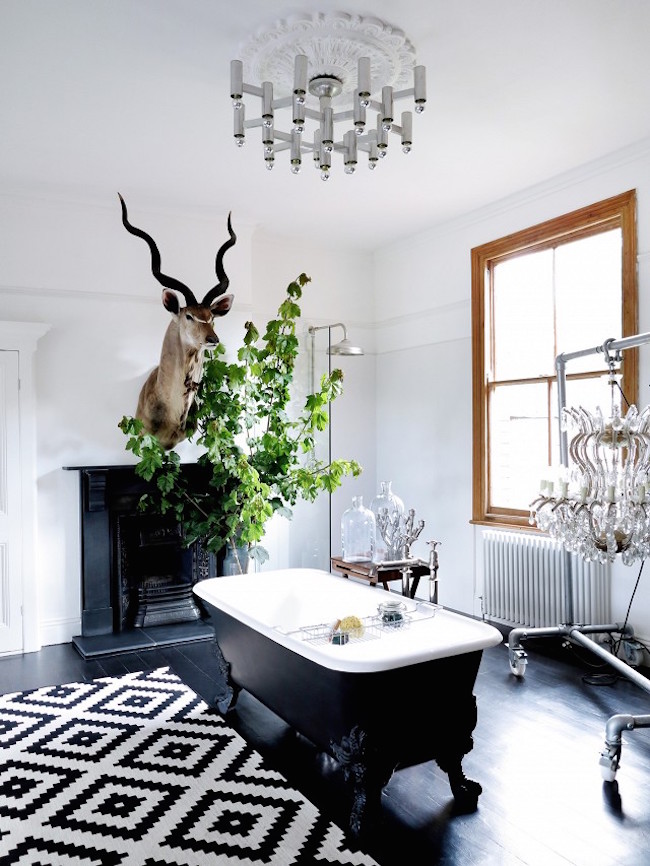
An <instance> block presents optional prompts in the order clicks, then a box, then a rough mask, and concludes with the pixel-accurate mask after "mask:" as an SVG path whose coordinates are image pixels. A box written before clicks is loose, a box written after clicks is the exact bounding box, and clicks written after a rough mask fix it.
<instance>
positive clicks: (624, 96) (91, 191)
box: [0, 0, 650, 249]
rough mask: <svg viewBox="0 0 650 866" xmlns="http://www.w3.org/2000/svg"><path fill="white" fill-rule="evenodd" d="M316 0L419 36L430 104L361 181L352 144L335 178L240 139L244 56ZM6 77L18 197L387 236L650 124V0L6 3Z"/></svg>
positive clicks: (9, 175)
mask: <svg viewBox="0 0 650 866" xmlns="http://www.w3.org/2000/svg"><path fill="white" fill-rule="evenodd" d="M301 11H302V12H305V11H306V12H316V11H323V12H326V11H345V12H350V13H357V14H360V15H364V16H376V17H379V18H381V19H383V20H384V21H385V22H387V23H389V24H390V25H392V26H394V27H396V28H400V29H401V30H403V31H404V33H405V35H406V36H407V37H408V38H409V39H410V41H411V42H412V43H413V45H414V46H415V49H416V56H417V62H418V63H422V64H424V65H425V66H426V68H427V91H428V103H427V108H426V111H425V112H424V113H423V114H422V115H420V116H415V117H414V121H413V125H414V150H413V152H412V153H411V154H410V155H409V156H404V155H403V154H402V153H401V150H400V147H399V146H398V141H397V139H395V145H393V148H392V152H391V153H390V154H389V156H388V157H387V158H386V159H385V160H383V161H382V162H381V163H380V165H379V166H378V168H377V170H376V171H375V172H370V171H368V170H367V168H366V167H365V165H361V164H360V167H359V169H358V170H357V172H356V173H355V174H354V175H352V176H348V175H345V174H344V173H343V169H342V166H341V164H340V161H339V160H338V159H337V156H336V155H334V156H335V158H334V166H335V168H334V170H333V173H332V177H331V178H330V181H329V182H328V183H323V182H322V181H320V179H319V177H318V172H316V171H315V170H314V169H313V167H312V166H311V165H307V166H306V167H305V168H304V169H303V171H302V172H301V174H300V175H298V176H294V175H292V174H291V173H290V172H289V168H288V166H287V164H286V154H280V155H279V156H278V159H277V163H276V167H275V169H274V170H273V171H272V172H268V171H266V170H265V168H264V165H263V160H262V156H261V152H260V151H261V145H258V144H257V142H256V141H249V142H248V143H247V145H246V147H245V148H243V149H239V148H236V147H235V145H234V142H233V139H232V108H231V104H230V98H229V75H230V72H229V66H230V60H231V59H232V58H236V57H237V56H238V51H239V48H240V46H241V45H243V44H244V43H246V42H247V41H248V40H249V39H250V38H251V37H252V36H253V35H255V34H256V33H257V32H258V31H259V30H260V29H261V28H264V27H265V26H268V25H273V23H274V22H276V21H277V20H278V19H283V18H286V17H287V16H289V15H291V14H293V13H296V12H301ZM0 82H1V83H0V191H5V192H22V191H25V192H28V193H31V192H33V191H34V190H38V191H40V192H43V191H46V192H52V194H56V195H59V194H60V195H65V196H74V197H82V198H91V199H92V200H95V199H98V200H100V201H104V200H105V201H107V202H108V201H111V202H112V201H115V200H116V192H117V191H118V190H119V191H120V192H122V193H123V194H124V196H125V197H126V198H127V201H128V203H129V206H130V208H131V209H135V208H136V207H143V206H145V203H146V205H147V206H161V207H177V206H180V207H189V208H192V209H197V210H203V209H204V208H208V209H210V210H214V211H216V212H218V213H225V212H227V211H230V210H231V211H232V212H233V220H236V219H237V218H238V219H240V220H242V221H245V222H248V223H251V224H254V225H260V226H263V227H265V228H267V229H269V230H272V231H274V232H279V233H282V234H289V235H293V236H295V237H296V238H299V237H300V236H301V235H302V234H303V233H307V234H309V235H311V236H312V237H317V238H322V239H325V240H327V241H328V242H331V243H332V244H333V245H336V244H350V245H352V246H357V247H358V248H360V249H373V248H375V247H377V246H380V245H382V244H384V243H386V242H387V241H390V240H395V239H399V238H401V237H405V236H408V235H411V234H414V233H417V232H419V231H422V230H425V229H426V228H428V227H430V226H432V225H434V224H436V223H439V222H441V221H445V220H447V219H451V218H454V217H457V216H459V215H461V214H463V213H465V212H468V211H471V210H474V209H476V208H480V207H482V206H484V205H487V204H489V203H490V202H493V201H496V200H498V199H500V198H503V197H505V196H508V195H510V194H512V193H515V192H518V191H520V190H523V189H525V188H527V187H529V186H531V185H534V184H536V183H539V182H542V181H545V180H547V179H549V178H552V177H554V176H555V175H558V174H560V173H562V172H564V171H567V170H571V169H573V168H575V167H577V166H580V165H582V164H584V163H586V162H589V161H591V160H594V159H598V158H600V157H603V156H606V155H607V154H609V153H611V152H613V151H616V150H618V149H620V148H623V147H625V146H627V145H630V144H634V143H636V142H639V141H641V140H642V139H646V138H648V137H650V110H649V96H648V93H649V91H648V84H649V82H650V2H648V0H401V2H400V3H395V2H394V0H373V2H359V0H347V2H340V3H339V2H335V3H332V2H330V0H322V2H317V3H314V2H311V3H309V4H303V6H300V5H284V4H283V3H282V0H276V2H275V3H273V4H271V3H269V2H268V0H230V2H228V3H226V2H225V0H0ZM250 83H255V84H257V83H259V82H250ZM277 95H280V93H279V90H278V88H277V87H276V96H277ZM251 113H252V111H251V112H249V115H248V116H251Z"/></svg>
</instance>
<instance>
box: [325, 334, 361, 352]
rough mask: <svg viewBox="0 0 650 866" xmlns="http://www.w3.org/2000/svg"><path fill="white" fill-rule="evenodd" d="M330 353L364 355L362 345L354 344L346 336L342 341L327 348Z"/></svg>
mask: <svg viewBox="0 0 650 866" xmlns="http://www.w3.org/2000/svg"><path fill="white" fill-rule="evenodd" d="M327 352H328V354H329V355H363V349H362V348H361V346H354V345H352V343H351V342H350V341H349V340H348V338H347V337H344V338H343V339H342V340H341V342H340V343H335V344H334V345H333V346H330V348H329V349H328V350H327Z"/></svg>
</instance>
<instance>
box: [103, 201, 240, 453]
mask: <svg viewBox="0 0 650 866" xmlns="http://www.w3.org/2000/svg"><path fill="white" fill-rule="evenodd" d="M118 196H119V197H120V202H121V204H122V222H123V223H124V228H125V229H126V230H127V231H129V232H131V234H132V235H136V237H139V238H142V239H143V240H144V241H146V242H147V244H148V245H149V249H150V250H151V272H152V273H153V275H154V277H155V278H156V279H157V280H158V282H159V283H160V284H161V285H162V286H163V293H162V302H163V307H164V308H165V309H166V310H168V311H169V312H170V313H171V314H172V320H171V322H170V323H169V326H168V327H167V331H166V332H165V337H164V339H163V344H162V350H161V352H160V362H159V364H158V366H157V367H156V368H155V369H154V370H152V371H151V373H150V374H149V377H148V378H147V381H146V382H145V383H144V385H143V386H142V390H141V391H140V397H139V399H138V408H137V410H136V414H135V417H136V418H139V419H140V420H141V421H142V423H143V424H144V427H145V429H146V430H147V431H148V432H149V433H152V434H153V435H155V436H156V437H157V438H158V440H159V442H160V444H161V445H162V446H163V448H166V449H169V448H173V447H174V446H175V445H177V444H178V443H179V442H180V441H181V440H182V439H185V437H186V435H187V434H186V430H185V427H186V423H187V413H188V412H189V410H190V406H191V405H192V402H193V400H194V394H195V392H196V389H197V388H198V385H199V382H200V381H201V374H202V372H203V359H204V353H205V350H206V349H209V348H211V347H214V346H216V345H217V343H218V342H219V338H218V337H217V335H216V334H215V332H214V328H213V327H212V321H213V319H214V317H215V316H225V315H226V313H227V312H228V311H229V310H230V308H231V307H232V301H233V296H232V295H226V294H224V292H225V291H226V289H227V288H228V285H229V283H230V280H229V279H228V277H227V276H226V272H225V271H224V268H223V257H224V253H225V252H226V250H228V249H230V247H232V246H234V245H235V243H236V241H237V235H236V234H235V233H234V231H233V230H232V226H231V224H230V214H228V232H229V234H230V239H229V240H227V241H226V242H225V243H224V244H223V246H222V247H221V249H220V250H219V252H218V253H217V259H216V272H217V278H218V280H219V282H218V283H217V285H216V286H214V287H213V288H212V289H210V291H209V292H208V293H207V294H206V295H205V297H204V298H203V300H202V301H200V302H199V301H197V300H196V298H195V297H194V294H193V293H192V292H191V291H190V289H188V287H187V286H185V285H184V284H183V283H181V282H180V281H179V280H176V279H174V278H173V277H168V276H167V275H166V274H163V273H162V272H161V270H160V253H159V252H158V247H157V246H156V244H155V243H154V240H153V238H151V237H150V236H149V235H148V234H147V233H146V232H144V231H142V229H138V228H136V227H135V226H133V225H131V223H130V222H129V220H128V216H127V212H126V204H125V202H124V199H123V198H122V196H121V195H120V194H119V193H118ZM176 292H179V293H180V294H181V295H182V296H183V298H184V299H185V306H184V307H183V306H181V303H180V301H179V298H178V295H177V294H176Z"/></svg>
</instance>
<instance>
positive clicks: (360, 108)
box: [230, 12, 426, 180]
mask: <svg viewBox="0 0 650 866" xmlns="http://www.w3.org/2000/svg"><path fill="white" fill-rule="evenodd" d="M240 58H241V59H239V60H232V61H231V63H230V95H231V98H232V102H233V111H234V137H235V142H236V143H237V145H239V146H240V147H241V146H242V145H243V144H244V143H245V141H246V132H247V130H249V129H252V128H255V127H261V131H262V136H261V143H262V148H263V154H264V160H265V163H266V167H267V168H268V169H272V168H273V165H274V163H275V156H276V154H277V153H279V152H281V151H283V150H288V151H289V161H290V166H291V171H292V172H293V173H294V174H298V172H299V171H300V169H301V166H302V162H303V156H304V155H305V154H306V155H308V157H310V158H311V160H312V161H313V164H314V166H315V167H316V169H318V171H320V175H321V178H322V179H323V180H327V179H328V178H329V176H330V171H331V167H332V153H340V154H341V155H342V157H343V164H344V169H345V172H346V174H353V173H354V171H355V169H356V167H357V161H358V156H359V152H360V151H361V152H365V153H367V154H368V168H371V169H374V168H375V166H376V165H377V163H378V161H379V160H380V159H381V158H382V157H385V156H386V153H387V151H388V144H389V138H390V135H391V133H392V134H395V135H398V136H399V137H400V139H401V146H402V150H403V152H404V153H409V152H410V150H411V147H412V143H413V114H412V112H411V111H403V112H402V115H401V125H398V124H396V123H395V118H394V113H395V111H394V104H395V103H396V102H398V101H400V100H403V99H407V98H410V99H412V100H413V105H414V110H415V112H416V114H420V113H421V112H422V111H423V110H424V107H425V104H426V73H425V68H424V66H417V65H415V49H414V48H413V46H412V44H411V43H410V42H409V40H408V39H407V38H406V36H405V35H404V33H402V31H401V30H397V29H396V28H394V27H391V26H390V25H388V24H386V23H385V22H383V21H380V20H379V19H378V18H366V17H364V16H361V15H349V14H347V13H345V12H333V13H314V14H305V15H299V16H293V17H291V18H288V19H286V20H284V21H279V22H277V23H276V25H275V28H274V29H273V30H270V31H269V30H266V31H264V32H260V33H259V34H258V35H257V36H256V37H255V38H254V39H252V40H251V41H250V42H249V43H248V44H247V45H245V46H244V47H243V48H242V50H241V53H240ZM244 67H245V68H246V75H247V76H248V75H249V73H250V74H251V75H252V77H253V78H254V79H255V80H258V81H260V82H261V85H252V84H246V83H245V82H244ZM274 82H276V83H277V86H278V89H279V88H280V87H283V86H285V87H286V89H287V95H285V96H280V97H279V98H277V97H276V96H275V94H274V88H275V84H274ZM292 83H293V87H292ZM408 84H410V86H406V85H408ZM245 93H246V94H250V95H251V96H256V97H259V99H260V101H261V111H260V116H259V117H255V118H253V119H250V120H247V119H246V111H245V106H244V102H243V97H244V94H245ZM375 94H376V98H373V95H375ZM310 97H314V99H313V100H311V101H312V102H314V103H315V104H316V105H317V107H312V106H311V105H310V104H309V102H310ZM333 100H337V108H336V110H335V108H334V105H333ZM339 108H340V110H339ZM285 110H286V118H287V125H288V127H289V129H288V131H283V130H281V129H279V128H276V120H278V119H279V118H280V116H281V112H283V111H285ZM373 113H374V114H373ZM282 116H284V115H282ZM343 123H346V124H347V126H348V128H347V129H346V131H345V132H343V134H342V137H341V139H340V140H338V141H337V140H336V127H337V124H343ZM309 126H311V127H312V133H311V134H312V138H311V140H308V138H307V135H308V134H309V133H308V127H309Z"/></svg>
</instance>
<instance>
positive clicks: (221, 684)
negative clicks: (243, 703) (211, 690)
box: [212, 640, 241, 716]
mask: <svg viewBox="0 0 650 866" xmlns="http://www.w3.org/2000/svg"><path fill="white" fill-rule="evenodd" d="M212 652H213V655H214V656H215V658H216V661H217V668H218V672H217V679H216V681H215V682H216V686H217V690H216V692H215V695H214V698H213V699H212V706H214V707H215V708H216V709H217V711H218V712H219V713H220V714H221V715H222V716H225V715H226V713H227V712H228V710H231V709H233V707H234V706H235V704H236V703H237V697H238V696H239V692H240V691H241V688H240V686H238V685H237V684H236V683H235V682H233V681H232V680H231V678H230V665H229V664H228V662H227V661H226V660H225V658H224V656H223V653H222V652H221V647H220V646H219V644H218V642H217V641H216V640H215V641H214V643H213V644H212Z"/></svg>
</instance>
